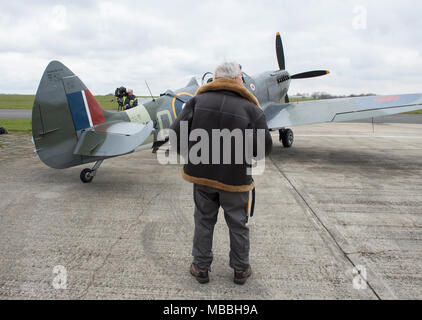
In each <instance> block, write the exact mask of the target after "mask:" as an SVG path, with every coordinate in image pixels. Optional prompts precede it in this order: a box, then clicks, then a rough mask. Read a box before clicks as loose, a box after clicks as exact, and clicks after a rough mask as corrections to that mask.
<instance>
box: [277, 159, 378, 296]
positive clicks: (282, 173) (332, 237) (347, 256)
mask: <svg viewBox="0 0 422 320" xmlns="http://www.w3.org/2000/svg"><path fill="white" fill-rule="evenodd" d="M269 159H270V160H271V162H272V163H273V165H274V166H275V167H276V169H277V170H278V172H279V173H280V174H281V176H282V177H284V179H285V180H286V181H287V182H288V183H289V184H290V186H291V187H292V188H293V190H294V191H295V193H296V194H297V195H298V196H299V197H300V199H301V200H302V201H303V203H304V204H305V205H306V207H307V208H308V209H309V211H310V212H311V214H312V215H313V216H314V217H315V219H316V220H317V221H318V223H319V224H320V225H321V226H322V228H323V229H324V230H325V231H326V233H327V235H328V237H329V238H330V239H331V240H332V242H333V243H334V244H335V246H336V247H337V248H338V250H340V252H341V253H342V254H343V256H344V257H345V258H346V260H347V261H348V262H349V263H350V264H351V265H352V266H353V267H354V268H357V265H356V264H355V263H354V262H353V261H352V259H350V257H349V254H348V253H346V252H345V251H344V250H343V248H342V246H341V245H340V244H339V243H338V241H337V240H336V238H335V236H334V235H333V233H332V232H331V231H330V229H329V228H328V227H327V226H326V225H325V223H324V222H323V221H322V220H321V218H320V217H319V215H318V214H317V213H316V211H315V210H314V209H313V208H312V207H311V205H310V203H309V202H308V201H307V200H306V199H305V197H304V196H303V194H302V193H301V192H300V191H299V189H298V188H297V187H296V186H295V184H294V183H293V182H292V180H291V179H289V177H288V176H287V175H286V174H285V173H284V171H283V170H282V169H281V168H280V166H279V165H277V163H276V162H275V161H274V159H273V158H272V157H271V156H269ZM366 283H367V285H368V288H370V290H371V291H372V292H373V294H374V295H375V296H376V297H377V299H378V300H381V297H380V296H379V295H378V293H377V292H376V291H375V289H374V288H373V287H372V285H371V284H370V283H369V281H366Z"/></svg>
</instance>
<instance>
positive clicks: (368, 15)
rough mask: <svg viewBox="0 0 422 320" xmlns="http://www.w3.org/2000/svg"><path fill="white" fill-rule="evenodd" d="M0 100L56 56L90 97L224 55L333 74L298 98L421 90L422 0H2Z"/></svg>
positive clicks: (197, 69) (170, 76)
mask: <svg viewBox="0 0 422 320" xmlns="http://www.w3.org/2000/svg"><path fill="white" fill-rule="evenodd" d="M0 8H1V9H0V71H1V77H0V93H28V94H33V93H35V91H36V89H37V87H38V82H39V80H40V78H41V75H42V73H43V71H44V69H45V67H46V66H47V64H48V62H49V61H51V60H59V61H61V62H63V63H64V64H65V65H66V66H67V67H68V68H69V69H71V70H72V71H73V72H74V73H75V74H77V75H78V76H79V77H80V78H81V80H82V81H83V82H84V83H85V84H86V85H87V87H88V88H90V90H91V91H92V92H93V93H94V94H107V93H111V92H114V89H115V88H116V87H119V86H121V85H124V86H126V87H132V88H134V91H135V94H137V95H145V94H147V92H148V91H147V89H146V86H145V80H147V81H148V83H149V85H150V87H151V89H152V91H153V93H154V94H159V93H161V92H164V91H165V90H166V89H169V88H170V89H173V90H175V89H178V88H181V87H183V86H184V85H185V84H187V82H188V81H189V79H190V78H191V77H192V76H197V77H200V76H201V75H202V74H203V73H204V72H206V71H213V70H214V68H215V66H216V65H217V64H218V63H220V62H222V61H225V60H235V61H238V62H239V63H241V64H242V67H243V70H244V71H245V72H246V73H248V74H250V75H254V74H257V73H260V72H263V71H268V70H276V69H277V68H278V67H277V60H276V55H275V35H276V32H277V31H279V32H280V33H281V35H282V38H283V44H284V50H285V54H286V64H287V70H288V71H289V72H290V73H291V74H294V73H298V72H303V71H308V70H314V69H328V70H330V71H331V74H330V75H329V76H326V77H322V78H316V79H308V80H295V81H293V82H292V84H291V87H290V94H296V93H297V92H308V93H312V92H314V91H326V92H329V93H332V94H350V93H368V92H373V93H377V94H395V93H417V92H422V81H421V79H422V55H421V49H422V41H421V40H422V18H421V14H422V2H421V1H418V0H401V1H396V0H369V1H366V0H361V1H354V0H346V1H344V0H343V1H337V0H333V1H331V0H326V1H324V0H296V1H291V0H284V1H276V0H271V1H269V0H268V1H262V0H260V1H245V0H242V1H190V0H187V1H186V0H185V1H166V0H161V1H151V0H150V1H113V2H112V1H100V0H98V1H94V0H92V1H89V0H84V1H47V0H45V1H39V0H37V1H20V0H15V1H10V0H7V1H5V0H0Z"/></svg>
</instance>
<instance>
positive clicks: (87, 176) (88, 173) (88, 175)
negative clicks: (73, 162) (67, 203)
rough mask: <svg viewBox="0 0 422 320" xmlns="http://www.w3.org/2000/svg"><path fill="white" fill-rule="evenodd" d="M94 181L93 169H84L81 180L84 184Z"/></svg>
mask: <svg viewBox="0 0 422 320" xmlns="http://www.w3.org/2000/svg"><path fill="white" fill-rule="evenodd" d="M92 179H94V175H93V174H92V170H91V169H83V170H82V171H81V180H82V182H83V183H90V182H91V181H92Z"/></svg>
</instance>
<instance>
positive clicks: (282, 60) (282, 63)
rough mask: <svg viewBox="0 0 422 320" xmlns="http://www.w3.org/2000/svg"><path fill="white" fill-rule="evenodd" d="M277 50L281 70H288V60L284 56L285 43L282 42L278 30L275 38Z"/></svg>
mask: <svg viewBox="0 0 422 320" xmlns="http://www.w3.org/2000/svg"><path fill="white" fill-rule="evenodd" d="M275 50H276V53H277V61H278V66H279V67H280V70H286V60H285V58H284V49H283V43H282V42H281V36H280V33H279V32H277V36H276V38H275Z"/></svg>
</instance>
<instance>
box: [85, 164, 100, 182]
mask: <svg viewBox="0 0 422 320" xmlns="http://www.w3.org/2000/svg"><path fill="white" fill-rule="evenodd" d="M102 163H103V160H100V161H97V162H96V163H95V165H94V166H93V167H92V169H88V168H86V169H83V170H82V171H81V175H80V178H81V180H82V182H83V183H91V182H92V179H94V177H95V175H96V173H97V170H98V168H99V167H100V166H101V164H102Z"/></svg>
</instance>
